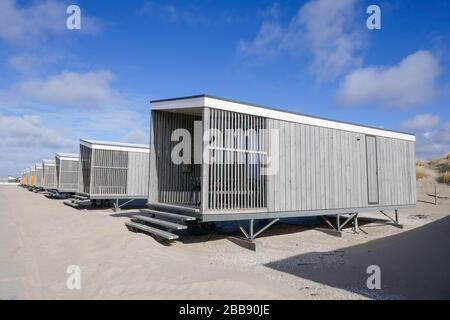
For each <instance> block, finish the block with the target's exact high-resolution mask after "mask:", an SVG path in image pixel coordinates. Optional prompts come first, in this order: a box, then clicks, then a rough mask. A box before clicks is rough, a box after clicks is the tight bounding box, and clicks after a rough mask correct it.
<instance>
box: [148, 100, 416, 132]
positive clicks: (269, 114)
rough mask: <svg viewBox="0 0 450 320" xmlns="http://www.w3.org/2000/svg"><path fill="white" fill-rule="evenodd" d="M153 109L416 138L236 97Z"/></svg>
mask: <svg viewBox="0 0 450 320" xmlns="http://www.w3.org/2000/svg"><path fill="white" fill-rule="evenodd" d="M150 103H151V108H152V110H166V111H175V110H182V109H194V108H205V107H208V108H212V109H220V110H225V111H231V112H237V113H243V114H249V115H257V116H260V117H264V118H270V119H276V120H282V121H288V122H295V123H302V124H307V125H312V126H318V127H324V128H330V129H337V130H343V131H349V132H355V133H361V134H367V135H374V136H380V137H387V138H394V139H401V140H408V141H416V136H415V135H414V134H410V133H405V132H400V131H393V130H386V129H381V128H376V127H371V126H365V125H360V124H355V123H350V122H343V121H336V120H331V119H325V118H320V117H314V116H309V115H305V114H301V113H295V112H289V111H283V110H280V109H274V108H270V107H265V106H261V105H256V104H251V103H247V102H241V101H236V100H230V99H225V98H219V97H214V96H209V95H199V96H191V97H182V98H174V99H164V100H153V101H151V102H150Z"/></svg>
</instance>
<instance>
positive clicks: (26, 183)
mask: <svg viewBox="0 0 450 320" xmlns="http://www.w3.org/2000/svg"><path fill="white" fill-rule="evenodd" d="M29 185H30V168H27V169H26V170H25V186H27V187H28V186H29Z"/></svg>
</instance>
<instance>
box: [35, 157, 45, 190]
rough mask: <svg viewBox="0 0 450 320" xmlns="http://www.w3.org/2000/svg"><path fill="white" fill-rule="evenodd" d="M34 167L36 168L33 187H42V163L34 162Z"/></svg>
mask: <svg viewBox="0 0 450 320" xmlns="http://www.w3.org/2000/svg"><path fill="white" fill-rule="evenodd" d="M35 168H36V180H35V187H36V188H37V189H42V186H43V178H44V169H43V168H42V163H36V166H35Z"/></svg>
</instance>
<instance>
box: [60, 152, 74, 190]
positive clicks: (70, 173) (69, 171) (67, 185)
mask: <svg viewBox="0 0 450 320" xmlns="http://www.w3.org/2000/svg"><path fill="white" fill-rule="evenodd" d="M78 164H79V161H78V160H61V159H59V158H58V157H56V180H57V186H58V190H59V191H64V192H76V191H77V186H78Z"/></svg>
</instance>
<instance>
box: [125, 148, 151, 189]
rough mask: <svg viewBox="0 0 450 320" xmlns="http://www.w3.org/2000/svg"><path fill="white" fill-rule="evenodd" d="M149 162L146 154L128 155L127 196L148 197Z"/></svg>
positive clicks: (132, 153)
mask: <svg viewBox="0 0 450 320" xmlns="http://www.w3.org/2000/svg"><path fill="white" fill-rule="evenodd" d="M149 161H150V160H149V154H148V153H145V152H129V153H128V176H127V195H130V196H147V195H148V177H149V174H148V172H149V169H148V166H149Z"/></svg>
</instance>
